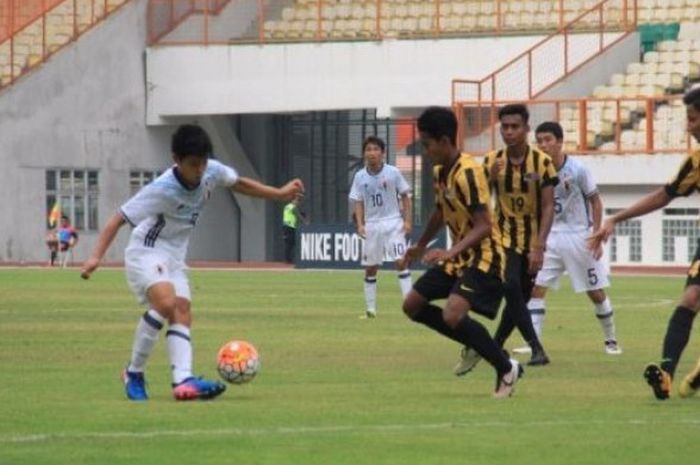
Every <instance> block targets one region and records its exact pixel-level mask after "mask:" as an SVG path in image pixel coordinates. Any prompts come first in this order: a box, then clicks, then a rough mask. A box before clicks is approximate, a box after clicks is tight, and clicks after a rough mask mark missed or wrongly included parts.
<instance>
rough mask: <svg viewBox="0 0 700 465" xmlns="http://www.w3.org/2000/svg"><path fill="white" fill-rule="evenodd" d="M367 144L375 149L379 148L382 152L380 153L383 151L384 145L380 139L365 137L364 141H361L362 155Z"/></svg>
mask: <svg viewBox="0 0 700 465" xmlns="http://www.w3.org/2000/svg"><path fill="white" fill-rule="evenodd" d="M369 144H374V145H376V146H377V147H379V148H380V149H381V150H382V152H383V151H384V148H385V144H384V141H383V140H382V139H381V138H379V137H377V136H367V137H366V138H365V140H364V141H362V153H364V152H365V149H366V148H367V146H368V145H369Z"/></svg>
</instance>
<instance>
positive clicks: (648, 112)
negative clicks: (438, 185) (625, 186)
mask: <svg viewBox="0 0 700 465" xmlns="http://www.w3.org/2000/svg"><path fill="white" fill-rule="evenodd" d="M516 102H517V103H526V104H527V106H528V109H529V111H530V127H531V129H532V131H531V134H530V135H531V137H532V138H534V130H535V128H536V127H537V125H538V124H540V123H542V122H544V121H558V122H559V123H560V124H561V125H562V127H563V129H564V133H565V134H564V143H565V149H566V150H567V152H569V153H575V154H631V153H648V154H651V153H683V152H686V151H687V150H688V149H690V148H691V147H695V146H696V144H695V143H694V142H693V141H692V140H691V137H690V136H689V135H688V134H687V133H686V131H685V128H686V110H685V106H684V105H683V102H682V95H666V96H660V97H637V98H608V99H601V98H572V99H551V100H547V99H538V100H531V101H523V100H502V101H492V102H488V103H485V102H477V101H473V102H461V103H460V104H459V105H457V106H456V107H455V111H456V112H457V115H458V119H459V120H460V132H461V133H462V134H467V136H466V137H465V138H464V139H461V141H462V148H463V150H465V151H466V152H469V153H472V154H475V155H482V154H484V153H487V152H489V151H491V150H495V149H497V148H500V147H501V146H502V143H501V137H500V134H499V127H498V110H499V109H500V108H501V107H503V106H504V105H507V104H509V103H516Z"/></svg>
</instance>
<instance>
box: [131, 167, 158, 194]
mask: <svg viewBox="0 0 700 465" xmlns="http://www.w3.org/2000/svg"><path fill="white" fill-rule="evenodd" d="M158 176H160V171H139V170H134V171H131V172H130V173H129V191H130V192H131V195H134V194H135V193H137V192H138V191H139V190H141V188H142V187H143V186H145V185H146V184H148V183H150V182H151V181H153V180H154V179H155V178H157V177H158Z"/></svg>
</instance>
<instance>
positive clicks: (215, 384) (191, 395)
mask: <svg viewBox="0 0 700 465" xmlns="http://www.w3.org/2000/svg"><path fill="white" fill-rule="evenodd" d="M225 390H226V385H225V384H224V383H222V382H219V381H210V380H208V379H203V378H201V377H200V378H195V377H190V378H187V379H186V380H184V381H182V382H181V383H178V384H176V385H173V396H174V397H175V400H195V399H202V400H206V399H213V398H214V397H216V396H218V395H219V394H221V393H222V392H224V391H225Z"/></svg>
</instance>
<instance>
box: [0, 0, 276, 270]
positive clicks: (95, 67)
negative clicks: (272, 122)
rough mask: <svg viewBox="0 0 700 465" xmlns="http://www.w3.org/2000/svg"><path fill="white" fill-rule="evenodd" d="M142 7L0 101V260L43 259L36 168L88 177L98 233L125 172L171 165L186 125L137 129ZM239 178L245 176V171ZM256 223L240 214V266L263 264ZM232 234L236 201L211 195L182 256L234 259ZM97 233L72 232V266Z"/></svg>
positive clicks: (126, 10) (116, 251) (122, 193)
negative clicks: (83, 172)
mask: <svg viewBox="0 0 700 465" xmlns="http://www.w3.org/2000/svg"><path fill="white" fill-rule="evenodd" d="M147 3H148V2H147V0H134V1H132V2H130V3H129V4H127V5H126V6H124V7H123V8H121V9H120V10H119V11H118V12H116V13H115V14H114V15H112V16H111V17H110V18H109V19H108V20H107V21H106V22H105V23H103V24H101V25H99V26H98V27H96V28H95V29H94V30H92V31H90V32H88V33H87V34H85V35H84V36H82V37H81V38H80V39H79V40H78V41H77V42H76V43H74V44H72V45H70V46H68V47H66V48H65V49H64V50H62V51H60V52H59V53H58V54H56V55H55V56H54V57H52V58H51V59H50V60H49V61H48V62H46V63H45V64H43V65H42V66H40V67H39V68H38V69H37V70H36V71H35V72H33V73H32V74H31V75H29V76H26V77H24V78H22V79H21V80H19V81H18V82H17V83H16V84H15V85H13V86H11V87H10V88H8V89H7V90H5V91H3V92H2V93H1V94H0V141H2V142H0V162H1V163H2V166H3V169H4V176H3V178H4V181H3V182H2V183H0V198H2V202H1V203H0V217H2V219H3V220H2V228H0V262H4V261H12V262H17V261H20V262H22V261H28V262H32V261H45V260H47V259H48V251H47V248H46V245H45V244H44V238H45V234H46V206H45V203H46V200H45V199H46V184H45V176H46V175H45V173H46V170H48V169H71V170H75V169H94V170H98V172H99V206H98V217H99V218H98V222H99V225H100V227H101V226H102V225H103V224H104V223H105V222H106V221H107V219H108V218H109V217H110V216H111V215H112V214H113V213H114V212H115V211H116V210H117V208H118V207H119V205H121V204H122V203H123V202H124V201H125V200H126V199H128V197H129V195H130V191H129V171H130V170H133V169H138V170H161V171H162V170H164V169H165V168H167V167H168V166H170V165H171V164H172V160H171V156H170V136H171V133H172V131H173V129H174V127H175V125H176V124H179V123H181V122H185V121H187V122H191V121H195V119H194V118H193V117H191V116H188V115H182V116H181V117H179V118H172V119H171V120H170V121H169V123H170V124H168V125H164V126H158V127H151V128H148V127H147V126H146V124H145V111H146V110H145V103H146V91H145V68H144V49H145V44H146V6H147ZM200 119H201V120H202V121H201V122H202V123H203V124H205V125H206V123H207V121H206V118H200ZM217 142H218V143H217ZM215 147H216V149H217V150H218V151H221V153H222V154H225V155H226V157H228V160H229V162H230V163H233V164H234V166H236V167H237V168H239V169H241V165H244V164H243V162H242V160H244V159H245V155H244V154H242V153H238V154H237V155H236V156H234V155H232V150H235V147H236V145H235V141H231V140H230V139H228V140H224V141H222V140H221V139H220V138H219V139H217V140H216V141H215ZM232 147H233V148H232ZM234 160H235V163H234ZM242 171H244V172H248V173H249V174H253V175H254V174H255V173H252V170H247V169H245V166H244V169H243V170H242ZM245 205H246V206H247V205H248V204H245ZM264 218H265V211H264V208H262V207H255V205H253V206H252V207H251V208H250V209H249V213H248V214H247V216H246V218H245V219H246V220H247V221H246V225H247V229H245V228H244V229H243V230H245V231H247V232H246V237H245V238H244V240H247V241H248V242H246V243H245V247H243V249H244V250H245V251H246V253H245V254H243V256H244V258H250V259H265V258H266V252H265V242H264V241H259V240H257V237H259V235H260V233H259V231H260V229H259V228H261V227H262V228H263V230H264V226H265V220H264ZM240 231H241V228H240V221H239V205H238V204H237V201H236V200H234V198H233V197H232V196H231V195H230V194H228V193H226V192H221V193H217V194H216V195H215V196H214V198H213V201H212V205H209V206H208V208H207V209H205V211H204V213H203V215H202V218H201V220H200V224H198V228H197V230H196V232H195V234H194V236H193V238H192V241H191V246H190V254H189V257H190V258H192V259H225V260H233V259H238V258H239V255H238V254H239V251H240V250H241V248H242V247H241V242H240V240H239V239H240V237H239V232H240ZM128 233H129V228H128V227H126V226H125V227H124V228H122V230H121V231H120V233H119V235H118V237H117V239H116V241H115V243H114V244H113V245H112V247H111V248H110V250H109V251H108V253H107V255H106V260H108V261H115V260H121V259H122V255H123V254H122V251H123V248H124V246H125V244H126V241H127V239H128ZM97 235H98V232H97V231H85V232H81V235H80V242H79V244H78V247H77V248H76V250H75V254H74V259H75V261H76V262H80V261H82V260H83V259H85V258H86V257H87V256H88V255H89V253H90V252H91V250H92V248H93V246H94V244H95V240H96V238H97ZM250 238H254V240H249V239H250Z"/></svg>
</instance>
